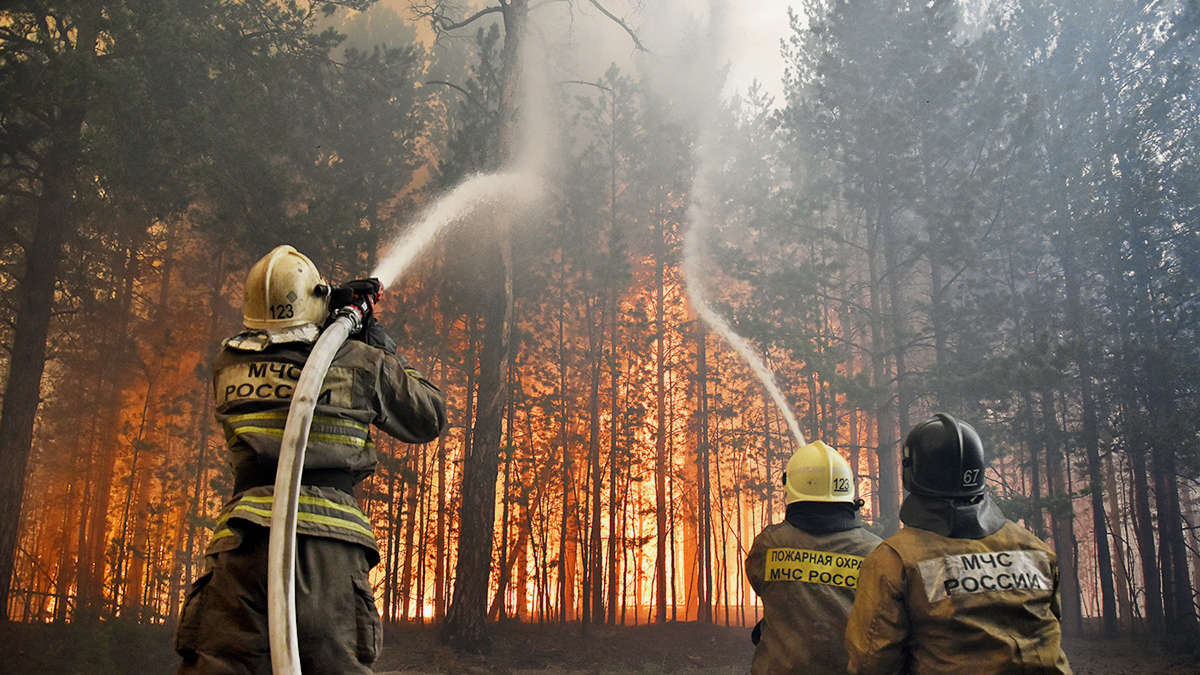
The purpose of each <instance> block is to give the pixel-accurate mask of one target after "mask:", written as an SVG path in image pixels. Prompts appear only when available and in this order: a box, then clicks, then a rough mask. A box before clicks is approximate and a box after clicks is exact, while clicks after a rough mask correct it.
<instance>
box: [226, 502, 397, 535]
mask: <svg viewBox="0 0 1200 675" xmlns="http://www.w3.org/2000/svg"><path fill="white" fill-rule="evenodd" d="M268 499H269V498H268ZM300 500H301V502H302V503H304V502H305V499H304V498H303V497H301V498H300ZM319 502H320V503H319V504H318V505H321V506H324V505H325V504H332V502H326V500H323V499H322V500H319ZM307 503H309V504H312V503H313V502H311V501H310V502H307ZM334 506H335V507H337V510H339V511H346V512H347V513H352V514H354V515H357V513H355V511H356V509H351V508H347V507H345V506H343V505H341V504H335V505H334ZM239 512H242V513H249V514H253V515H256V516H261V517H263V518H270V517H271V509H260V508H256V507H253V506H249V505H245V504H242V503H239V504H238V505H237V506H235V507H233V508H232V509H231V510H230V511H229V513H228V514H226V515H225V516H224V519H223V520H221V521H218V522H219V523H221V524H223V523H224V521H226V520H228V519H229V518H231V517H234V516H236V515H237V514H238V513H239ZM358 513H362V512H361V511H358ZM296 520H297V521H298V522H302V523H316V524H318V525H329V526H331V527H340V528H342V529H346V530H351V531H353V532H358V533H361V534H365V535H367V536H370V537H373V536H375V533H374V532H372V531H371V529H370V528H367V527H364V526H363V525H361V524H359V523H356V522H353V521H350V520H346V519H345V518H336V517H334V516H323V515H321V514H319V513H310V512H307V511H300V512H299V513H297V514H296ZM213 538H214V539H215V538H216V535H213Z"/></svg>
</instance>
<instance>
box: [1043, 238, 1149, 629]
mask: <svg viewBox="0 0 1200 675" xmlns="http://www.w3.org/2000/svg"><path fill="white" fill-rule="evenodd" d="M1059 244H1060V246H1059V248H1060V253H1059V260H1060V262H1061V264H1062V267H1063V283H1064V285H1065V290H1066V295H1067V313H1068V321H1069V323H1070V325H1071V330H1072V332H1073V333H1074V334H1075V336H1076V338H1077V339H1078V340H1080V341H1084V342H1085V341H1086V339H1087V338H1086V335H1087V330H1086V327H1087V326H1086V319H1085V310H1084V307H1083V301H1082V297H1081V294H1082V290H1081V288H1080V281H1079V274H1078V272H1077V270H1076V261H1075V249H1074V245H1073V244H1072V242H1071V241H1070V240H1069V237H1067V238H1063V239H1062V240H1060V242H1059ZM1085 344H1086V342H1085ZM1091 353H1092V350H1091V349H1090V348H1089V349H1085V351H1084V353H1083V356H1082V358H1080V359H1078V361H1077V362H1078V364H1079V394H1080V406H1081V410H1080V413H1081V415H1082V422H1083V429H1082V436H1083V439H1082V440H1083V446H1084V450H1085V451H1086V453H1087V468H1088V481H1089V482H1090V483H1091V490H1090V493H1091V494H1090V496H1091V502H1092V536H1093V539H1094V540H1095V543H1096V564H1097V567H1098V569H1099V576H1100V599H1101V610H1100V612H1101V615H1102V620H1103V631H1104V634H1105V635H1106V636H1109V637H1112V636H1114V635H1116V634H1117V604H1116V597H1115V596H1116V594H1115V592H1114V590H1113V578H1112V554H1111V552H1110V550H1109V547H1108V523H1107V521H1106V519H1105V515H1104V476H1103V473H1102V471H1101V468H1100V430H1099V422H1098V414H1097V412H1096V397H1095V394H1094V393H1093V391H1092V386H1093V382H1094V381H1095V379H1094V375H1093V374H1094V366H1093V364H1092V360H1091ZM1147 590H1149V587H1147ZM1147 602H1149V601H1147ZM1148 607H1149V605H1148Z"/></svg>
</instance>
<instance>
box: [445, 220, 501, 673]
mask: <svg viewBox="0 0 1200 675" xmlns="http://www.w3.org/2000/svg"><path fill="white" fill-rule="evenodd" d="M509 242H510V240H509V238H508V235H507V233H498V236H497V241H496V242H495V244H496V246H497V250H496V252H495V253H494V254H493V255H492V256H491V257H492V260H490V261H489V264H488V265H487V271H488V272H489V273H490V274H487V275H485V278H490V279H500V280H502V282H501V283H498V284H497V283H492V284H491V287H492V288H493V289H494V290H493V291H492V292H491V293H490V294H489V297H488V298H487V300H486V302H485V304H484V305H483V307H482V308H481V309H482V315H483V320H484V325H483V340H482V345H481V347H480V357H479V411H478V413H477V415H476V419H475V425H474V427H473V428H472V430H471V454H469V455H467V456H466V457H465V458H464V460H463V488H462V505H461V509H460V515H459V537H458V561H457V565H456V567H455V584H454V593H453V598H452V600H451V603H450V609H449V611H448V612H447V614H446V625H445V627H444V629H443V637H444V639H445V640H446V642H447V643H448V644H450V645H451V646H453V647H454V648H455V649H458V650H460V651H464V652H485V651H487V650H489V649H490V647H491V638H490V636H489V635H488V630H487V600H488V582H489V581H490V579H491V569H492V543H493V534H494V529H495V518H496V472H497V470H498V469H499V463H500V437H501V431H502V426H503V421H504V394H505V388H504V382H505V370H506V369H507V365H508V358H507V357H508V348H509V344H508V341H509V327H510V325H509V322H510V321H511V312H512V259H511V255H510V251H509ZM497 258H498V259H497Z"/></svg>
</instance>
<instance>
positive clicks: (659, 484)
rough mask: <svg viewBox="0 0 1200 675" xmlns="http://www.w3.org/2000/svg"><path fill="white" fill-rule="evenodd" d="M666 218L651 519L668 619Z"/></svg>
mask: <svg viewBox="0 0 1200 675" xmlns="http://www.w3.org/2000/svg"><path fill="white" fill-rule="evenodd" d="M666 227H667V226H666V220H665V219H664V218H663V217H662V216H659V217H658V232H657V233H656V235H655V238H654V297H655V309H654V312H655V315H654V318H655V323H654V325H655V330H656V334H655V344H654V353H655V389H654V395H655V400H656V402H657V404H658V430H657V436H656V438H655V440H654V500H655V501H654V505H655V512H654V516H655V518H654V523H655V528H656V529H655V533H656V548H655V553H656V555H657V557H656V558H655V561H654V599H655V603H654V604H655V614H654V617H655V620H656V621H658V622H659V623H666V621H667V387H666V372H667V364H666V339H667V323H666V309H665V306H664V303H665V302H666V300H665V299H664V295H665V290H664V289H665V279H664V276H665V269H666V264H667V263H666V236H667V233H666Z"/></svg>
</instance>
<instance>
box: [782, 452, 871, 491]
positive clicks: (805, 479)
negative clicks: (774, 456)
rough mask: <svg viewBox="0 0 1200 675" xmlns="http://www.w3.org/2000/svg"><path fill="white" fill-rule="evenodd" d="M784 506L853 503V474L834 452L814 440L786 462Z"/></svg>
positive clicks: (847, 463) (848, 465)
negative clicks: (805, 503) (800, 503)
mask: <svg viewBox="0 0 1200 675" xmlns="http://www.w3.org/2000/svg"><path fill="white" fill-rule="evenodd" d="M783 485H784V489H785V492H786V493H787V503H788V504H791V503H792V502H847V503H854V473H853V472H852V471H850V463H849V462H847V461H846V459H845V458H844V457H842V456H841V454H839V453H838V451H837V450H834V449H833V448H831V447H829V446H828V445H825V444H824V443H822V442H821V441H813V442H812V443H809V444H808V445H806V446H804V447H802V448H800V449H799V450H797V451H796V452H795V453H794V454H793V455H792V458H791V459H789V460H788V463H787V474H786V475H785V476H784V483H783Z"/></svg>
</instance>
